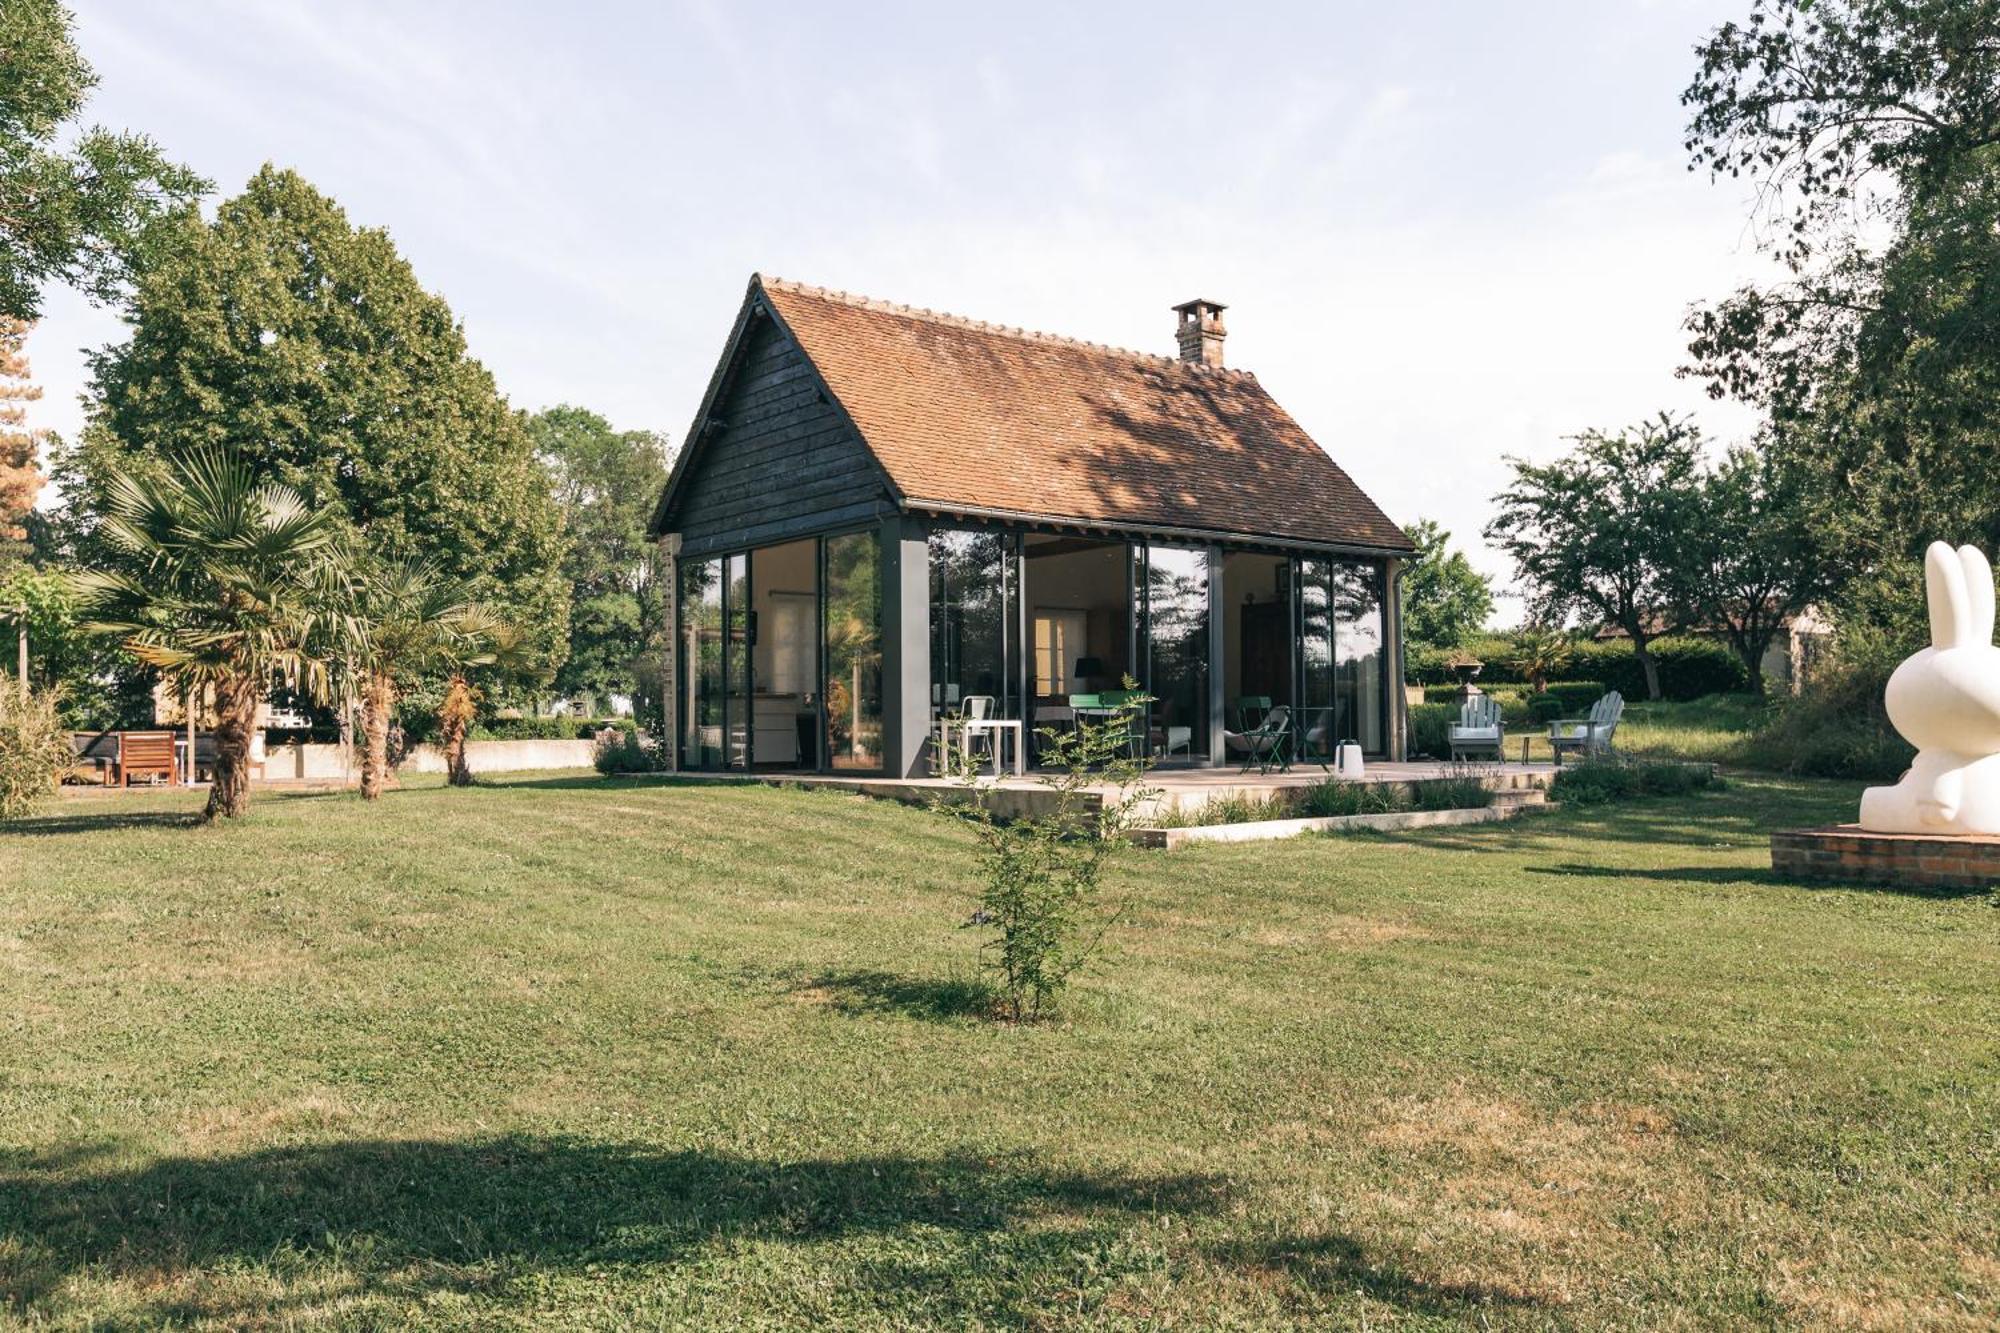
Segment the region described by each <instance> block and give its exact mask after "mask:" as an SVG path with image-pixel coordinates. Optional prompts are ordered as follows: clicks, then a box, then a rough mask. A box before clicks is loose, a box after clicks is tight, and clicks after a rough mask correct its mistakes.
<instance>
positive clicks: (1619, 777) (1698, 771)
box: [1549, 755, 1722, 805]
mask: <svg viewBox="0 0 2000 1333" xmlns="http://www.w3.org/2000/svg"><path fill="white" fill-rule="evenodd" d="M1721 785H1722V780H1721V779H1720V778H1719V777H1717V776H1716V773H1715V770H1714V769H1713V768H1711V767H1709V766H1708V765H1707V764H1683V763H1678V762H1676V761H1674V760H1658V759H1654V760H1646V759H1638V760H1635V759H1621V758H1619V757H1617V756H1615V755H1611V756H1603V757H1599V758H1594V759H1586V760H1583V761H1582V762H1580V763H1575V764H1571V765H1569V766H1567V767H1566V768H1564V769H1563V770H1562V771H1561V772H1559V773H1557V774H1556V780H1555V782H1554V783H1552V784H1551V785H1550V788H1549V794H1550V795H1551V796H1552V797H1554V798H1555V799H1556V800H1558V801H1562V802H1565V803H1567V804H1571V805H1604V804H1606V803H1608V802H1611V801H1628V800H1632V799H1633V798H1635V797H1640V796H1686V795H1688V794H1689V793H1691V792H1697V791H1704V790H1707V789H1710V788H1715V787H1720V786H1721Z"/></svg>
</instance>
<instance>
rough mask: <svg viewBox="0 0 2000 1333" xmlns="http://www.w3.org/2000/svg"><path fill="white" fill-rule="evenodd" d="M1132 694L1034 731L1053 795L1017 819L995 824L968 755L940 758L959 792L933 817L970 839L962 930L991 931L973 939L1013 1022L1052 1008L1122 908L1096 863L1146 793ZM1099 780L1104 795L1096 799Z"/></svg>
mask: <svg viewBox="0 0 2000 1333" xmlns="http://www.w3.org/2000/svg"><path fill="white" fill-rule="evenodd" d="M1125 688H1126V689H1128V690H1132V691H1134V693H1133V696H1132V698H1131V699H1130V700H1129V701H1128V702H1127V703H1126V705H1125V706H1124V708H1123V709H1121V711H1120V714H1119V715H1117V716H1114V717H1112V718H1110V719H1108V720H1106V721H1105V722H1102V723H1094V722H1093V723H1084V724H1082V725H1080V726H1078V727H1077V728H1076V729H1075V730H1074V731H1070V732H1058V731H1047V732H1043V733H1042V747H1041V752H1042V762H1043V766H1044V768H1045V769H1046V770H1047V772H1046V773H1045V774H1044V776H1043V778H1042V782H1043V785H1045V786H1047V787H1048V788H1050V789H1051V790H1052V791H1053V792H1054V793H1055V801H1054V805H1053V808H1052V809H1051V810H1049V811H1048V812H1047V813H1045V814H1040V815H1034V816H1031V817H1028V818H1023V819H1012V820H1007V819H1002V818H1000V817H998V816H997V815H996V814H995V813H994V811H993V809H992V808H991V806H989V805H988V804H987V801H986V797H987V794H988V793H990V792H991V791H993V790H994V788H992V787H991V786H989V785H987V784H985V783H983V782H982V781H981V780H980V778H979V777H978V774H977V771H976V769H975V768H974V766H973V763H972V760H971V758H970V756H968V755H965V754H963V753H959V754H956V755H953V756H951V757H950V762H951V764H952V767H953V770H954V775H955V776H956V777H957V778H958V780H959V782H960V784H961V788H962V794H963V796H964V797H965V798H966V799H963V800H959V801H950V802H940V803H939V804H938V805H937V807H936V808H938V809H939V810H941V811H942V812H943V813H946V814H949V815H952V816H953V817H955V818H959V819H963V820H965V821H966V822H968V823H969V824H970V825H971V826H972V829H973V832H974V833H975V835H976V837H977V840H978V848H979V876H980V879H981V881H982V883H981V886H980V890H979V907H978V910H977V911H975V912H974V913H973V914H972V917H971V919H970V920H969V921H967V922H966V924H967V925H968V926H974V927H978V928H980V929H983V930H986V931H989V932H991V934H990V936H989V938H988V939H987V940H986V941H985V942H984V943H983V945H982V946H981V948H982V952H983V955H984V957H985V958H986V960H987V965H988V966H989V967H990V968H992V970H994V971H995V972H997V973H999V976H1000V988H999V989H1000V998H1001V1005H1002V1008H1003V1009H1004V1010H1005V1012H1006V1014H1007V1016H1008V1017H1010V1018H1012V1019H1013V1020H1014V1021H1016V1022H1026V1021H1032V1020H1035V1019H1039V1018H1041V1017H1043V1016H1045V1015H1047V1014H1049V1013H1051V1012H1052V1011H1053V1010H1054V1008H1055V1006H1056V1004H1057V1003H1058V1002H1059V1001H1060V1000H1061V997H1062V994H1063V992H1064V991H1065V990H1067V989H1068V986H1069V982H1070V979H1071V978H1072V977H1073V976H1075V975H1076V973H1077V972H1079V971H1080V970H1082V969H1083V968H1084V967H1085V966H1086V965H1087V964H1088V963H1089V962H1090V961H1091V959H1093V958H1094V957H1096V956H1097V953H1098V951H1099V949H1100V948H1101V947H1102V945H1103V941H1104V936H1105V934H1106V933H1107V932H1108V931H1109V930H1110V929H1111V927H1112V926H1113V925H1115V924H1116V923H1117V921H1118V919H1119V918H1120V917H1121V916H1122V915H1123V912H1124V908H1123V906H1122V904H1121V905H1112V906H1107V905H1106V904H1105V902H1104V900H1103V879H1104V869H1105V865H1106V863H1107V862H1109V861H1110V859H1111V858H1112V857H1113V856H1115V855H1117V854H1119V853H1120V852H1121V851H1123V850H1124V849H1125V848H1126V847H1127V846H1128V844H1127V843H1126V841H1125V837H1124V832H1125V830H1126V829H1127V828H1129V827H1131V826H1132V823H1133V818H1134V815H1135V813H1136V812H1137V810H1138V807H1139V806H1140V804H1141V803H1143V802H1145V801H1147V800H1150V799H1152V798H1153V797H1154V796H1155V795H1157V793H1156V792H1154V791H1152V790H1151V789H1149V788H1147V787H1146V786H1145V785H1144V779H1145V774H1146V767H1147V761H1146V760H1144V759H1143V758H1134V757H1132V755H1131V754H1130V742H1131V735H1132V727H1133V725H1134V723H1135V719H1138V718H1143V717H1144V716H1145V708H1146V705H1147V704H1149V703H1151V702H1152V701H1151V700H1150V699H1147V698H1146V697H1145V696H1143V695H1140V694H1138V693H1137V691H1136V682H1133V681H1131V680H1129V679H1128V680H1127V681H1126V683H1125ZM1105 787H1109V788H1110V789H1111V790H1110V792H1109V794H1105V795H1103V796H1102V798H1101V799H1100V798H1099V793H1100V791H1101V790H1102V789H1103V788H1105Z"/></svg>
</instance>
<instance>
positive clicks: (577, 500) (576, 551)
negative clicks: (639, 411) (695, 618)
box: [527, 405, 670, 717]
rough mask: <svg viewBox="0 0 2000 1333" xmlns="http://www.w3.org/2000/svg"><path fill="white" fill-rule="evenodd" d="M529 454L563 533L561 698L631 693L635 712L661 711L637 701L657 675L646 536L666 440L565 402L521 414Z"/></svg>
mask: <svg viewBox="0 0 2000 1333" xmlns="http://www.w3.org/2000/svg"><path fill="white" fill-rule="evenodd" d="M527 428H528V435H529V438H530V439H532V440H533V441H534V445H535V454H536V456H537V457H538V458H539V459H541V462H542V466H543V467H544V468H546V469H547V470H548V473H549V477H550V483H551V485H552V487H553V489H554V491H555V497H556V504H557V506H558V507H559V508H560V509H561V511H562V514H563V519H564V523H565V527H566V529H567V531H568V534H569V551H568V556H567V558H566V559H565V560H564V561H563V573H564V575H565V576H566V577H567V579H568V581H569V590H570V623H569V654H568V657H567V659H566V660H565V661H564V662H563V665H562V669H561V670H560V671H558V672H557V673H556V676H555V688H556V689H557V690H558V691H559V692H561V693H562V694H564V695H571V696H574V695H577V694H589V695H591V696H593V697H595V698H598V699H602V698H603V697H604V696H606V695H609V694H627V695H632V696H634V697H635V705H636V711H637V712H638V713H639V714H640V715H641V716H642V717H645V716H650V715H652V714H654V713H658V712H660V710H659V708H658V707H657V703H658V701H657V700H654V699H649V698H644V697H640V696H642V695H644V694H645V693H646V691H647V688H648V687H649V686H650V687H651V688H652V689H653V690H654V691H655V692H657V687H658V673H657V672H647V671H646V670H644V669H643V667H644V664H643V662H642V661H641V659H642V657H643V655H644V654H646V653H649V652H652V653H658V652H661V651H664V647H665V638H666V635H667V633H668V629H667V626H666V623H665V622H666V609H667V596H666V585H665V583H664V582H663V581H662V579H661V578H660V577H659V572H660V561H659V558H658V552H657V551H656V550H655V545H654V543H653V542H652V541H651V540H650V539H648V537H647V536H646V524H647V521H648V520H649V519H650V517H651V515H652V509H653V505H654V504H655V503H657V502H658V500H659V497H660V492H661V490H662V489H664V488H665V486H666V484H667V467H668V461H669V458H670V451H669V449H668V445H667V438H666V436H664V435H661V434H658V433H656V432H654V431H646V430H628V431H618V430H613V429H612V428H611V423H610V422H608V421H606V420H605V419H604V418H603V417H601V416H599V415H598V414H597V413H595V412H592V411H589V410H587V409H585V408H581V407H570V406H567V405H563V406H558V407H552V408H550V409H548V410H547V411H546V412H539V413H536V414H535V415H533V416H531V417H528V418H527Z"/></svg>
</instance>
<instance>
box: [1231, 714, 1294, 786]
mask: <svg viewBox="0 0 2000 1333" xmlns="http://www.w3.org/2000/svg"><path fill="white" fill-rule="evenodd" d="M1243 743H1244V754H1243V768H1242V771H1243V772H1245V773H1248V772H1249V771H1250V765H1252V764H1255V765H1257V771H1258V772H1259V773H1269V772H1270V771H1271V770H1272V769H1273V768H1276V769H1277V770H1278V771H1279V772H1281V773H1289V772H1291V771H1292V710H1291V707H1290V706H1289V705H1287V704H1279V705H1278V706H1277V707H1275V708H1273V709H1272V710H1271V711H1270V712H1268V713H1266V714H1264V716H1263V719H1262V720H1261V721H1259V722H1258V723H1257V725H1256V726H1255V727H1253V728H1252V729H1250V730H1249V731H1246V732H1244V733H1243Z"/></svg>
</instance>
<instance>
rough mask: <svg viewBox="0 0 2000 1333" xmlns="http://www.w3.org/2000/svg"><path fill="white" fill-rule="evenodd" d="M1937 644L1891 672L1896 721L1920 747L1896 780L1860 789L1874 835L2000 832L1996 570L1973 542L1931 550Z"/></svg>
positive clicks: (1928, 583) (1865, 824)
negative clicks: (1883, 784)
mask: <svg viewBox="0 0 2000 1333" xmlns="http://www.w3.org/2000/svg"><path fill="white" fill-rule="evenodd" d="M1924 585H1925V589H1926V591H1927V592H1928V594H1929V597H1930V608H1931V646H1930V647H1928V648H1926V649H1924V650H1923V651H1921V652H1919V653H1918V654H1917V655H1916V656H1914V657H1912V658H1910V659H1909V660H1908V661H1906V662H1904V663H1903V664H1902V665H1901V666H1899V667H1897V668H1896V671H1895V674H1894V675H1892V676H1890V677H1889V688H1888V690H1887V692H1886V695H1885V697H1886V700H1887V703H1888V707H1889V720H1890V721H1891V722H1893V723H1895V724H1896V730H1897V731H1900V732H1902V733H1903V738H1904V739H1905V740H1907V741H1909V742H1910V744H1912V745H1914V746H1916V747H1917V758H1916V762H1914V763H1912V764H1911V765H1910V771H1909V772H1907V773H1905V774H1904V775H1903V780H1902V781H1901V782H1898V783H1897V784H1896V785H1895V786H1893V787H1870V788H1869V789H1868V790H1867V791H1865V792H1863V793H1862V794H1861V827H1862V828H1864V829H1867V830H1869V831H1871V832H1874V833H1929V834H1969V833H1986V834H2000V648H1996V647H1994V646H1993V567H1992V566H1991V565H1989V564H1987V563H1986V557H1985V556H1984V555H1982V554H1980V552H1979V551H1978V549H1977V548H1975V547H1971V546H1961V547H1959V548H1958V549H1957V550H1956V551H1954V550H1952V549H1951V547H1949V546H1947V545H1946V544H1945V543H1943V542H1932V543H1931V548H1930V550H1929V551H1927V552H1926V553H1925V555H1924Z"/></svg>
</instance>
